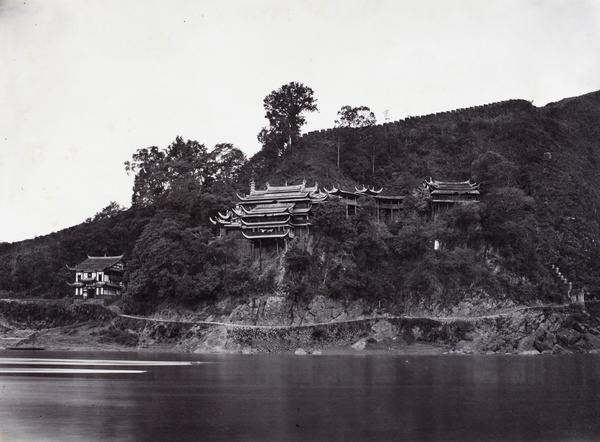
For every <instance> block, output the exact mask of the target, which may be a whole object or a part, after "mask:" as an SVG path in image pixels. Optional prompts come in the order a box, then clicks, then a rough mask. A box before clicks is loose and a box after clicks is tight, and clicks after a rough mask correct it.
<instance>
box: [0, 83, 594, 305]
mask: <svg viewBox="0 0 600 442" xmlns="http://www.w3.org/2000/svg"><path fill="white" fill-rule="evenodd" d="M599 160H600V92H594V93H591V94H587V95H584V96H581V97H575V98H569V99H565V100H562V101H560V102H557V103H552V104H549V105H547V106H545V107H541V108H538V107H535V106H533V105H532V104H531V103H529V102H527V101H524V100H509V101H506V102H501V103H495V104H491V105H487V106H479V107H475V108H469V109H461V110H456V111H451V112H443V113H439V114H435V115H428V116H424V117H418V118H416V117H413V118H408V119H405V120H402V121H399V122H395V123H389V124H383V125H378V126H372V127H365V128H360V129H349V128H343V129H342V128H340V129H332V130H328V131H322V132H318V133H310V134H307V135H305V136H303V137H302V138H301V139H299V140H298V141H297V142H295V143H294V144H293V145H291V146H290V147H288V148H287V149H286V150H285V151H284V152H283V153H282V154H281V156H273V155H269V154H268V153H267V152H266V151H261V152H259V153H257V154H256V155H255V156H254V157H253V158H251V159H250V160H249V161H248V162H247V163H246V164H245V165H244V166H243V167H242V168H241V169H240V170H239V171H237V172H236V174H235V176H234V175H228V178H227V180H224V179H222V178H220V179H219V180H213V181H211V182H210V183H208V184H207V183H204V182H203V183H202V185H198V184H197V183H193V185H190V183H189V182H186V183H185V185H181V186H180V187H178V188H177V189H172V190H171V191H169V192H165V193H164V194H162V195H160V196H159V197H156V198H155V199H154V200H153V202H152V204H147V205H141V204H137V205H134V206H133V207H132V208H131V209H129V210H127V211H120V212H118V213H111V214H109V215H110V216H109V215H107V216H101V215H102V214H98V215H97V216H96V217H95V218H94V219H92V220H90V222H88V223H86V224H83V225H80V226H75V227H72V228H70V229H66V230H64V231H61V232H57V233H54V234H52V235H48V236H45V237H41V238H36V239H34V240H28V241H23V242H20V243H15V244H0V290H2V291H3V292H4V293H5V294H7V296H15V294H19V295H28V296H35V297H40V296H46V297H47V296H49V297H62V296H67V295H69V294H70V289H69V288H68V287H67V286H66V283H65V281H66V280H68V279H69V278H70V275H69V273H68V271H67V270H66V268H65V264H71V265H73V264H75V263H77V262H79V261H82V260H83V259H85V256H86V254H88V253H89V254H104V253H108V254H109V255H110V254H121V253H123V254H124V255H125V259H126V260H127V261H128V263H129V272H128V274H127V275H126V277H127V278H128V286H129V290H128V294H127V295H126V297H125V300H124V308H126V309H129V310H130V311H138V312H140V311H152V310H154V309H156V308H158V306H161V305H162V306H165V305H167V306H169V305H171V306H177V305H185V306H191V307H193V306H196V305H199V304H201V303H205V302H208V303H212V302H215V301H217V300H219V299H221V298H223V297H225V296H230V297H231V296H233V297H239V298H240V299H247V298H249V297H252V296H259V295H266V294H270V293H276V294H279V295H283V296H286V297H287V298H288V299H289V300H290V302H291V303H292V304H294V305H295V306H298V305H303V304H307V303H309V302H310V300H311V299H312V298H313V297H314V296H315V295H321V296H324V297H331V298H335V299H347V300H352V299H358V298H364V299H368V300H370V301H372V302H374V303H377V304H378V305H382V303H383V305H385V306H387V307H388V308H389V309H390V310H393V311H395V312H402V311H405V310H407V309H409V308H414V307H415V306H421V307H423V308H427V309H429V310H435V309H440V308H450V307H451V306H452V305H456V304H457V303H458V302H460V301H461V300H463V299H465V298H470V299H491V300H494V302H496V303H497V304H498V303H499V304H498V305H500V304H501V303H502V302H508V301H510V302H515V303H524V304H527V303H535V302H549V301H550V302H563V301H565V296H564V292H563V289H564V287H563V285H562V283H561V282H560V281H559V280H558V278H557V277H556V274H555V272H554V271H553V269H552V266H553V265H554V266H557V267H558V268H559V269H560V271H561V272H562V274H563V275H564V276H565V277H566V279H567V280H568V281H570V282H572V284H573V288H574V290H578V291H585V292H586V294H587V297H588V299H591V298H594V297H597V296H598V294H599V293H600V279H599V275H600V271H599V270H600V268H599V266H600V264H599V263H600V245H599V240H600V232H599V225H598V217H597V213H598V209H599V207H600V192H598V189H600V176H599V174H598V172H597V170H598V162H599ZM428 177H433V178H436V179H443V180H467V179H472V180H474V181H476V182H479V183H481V190H482V196H481V200H482V202H481V203H480V204H477V205H471V206H462V207H461V206H459V207H456V208H454V209H452V210H449V211H447V212H445V213H443V214H441V215H440V216H438V217H436V218H435V219H434V218H432V217H431V214H430V211H429V209H428V195H427V194H426V192H424V191H423V186H422V184H423V182H424V180H425V179H426V178H428ZM250 179H255V180H256V183H257V187H261V186H263V185H264V184H265V182H267V181H268V182H270V183H271V184H274V185H278V184H283V183H285V182H288V183H290V184H294V183H298V182H301V181H302V180H304V179H306V180H307V181H308V182H309V183H311V182H314V181H316V182H318V183H319V185H320V186H321V187H326V188H330V187H331V186H333V185H338V184H339V185H341V186H345V187H348V188H352V187H353V186H354V185H363V184H364V185H368V186H375V187H377V188H379V187H383V188H384V191H383V194H402V195H405V196H406V198H405V204H404V205H405V207H404V210H403V212H402V215H401V216H400V218H399V219H398V220H396V222H394V223H392V224H379V223H377V222H376V221H375V220H373V219H372V218H371V217H369V216H368V210H365V211H364V212H361V213H359V214H358V215H357V216H356V217H354V218H351V219H346V218H345V216H344V215H343V211H342V210H340V207H339V205H337V204H334V203H331V204H325V205H322V207H320V208H319V209H318V210H317V212H316V214H315V217H314V220H313V224H314V229H313V232H314V233H315V235H313V237H312V240H311V242H310V243H309V244H308V245H304V246H300V245H299V244H294V243H292V244H290V247H289V249H288V251H287V253H285V254H283V255H282V256H280V257H276V258H274V259H272V260H271V263H270V264H268V265H265V266H264V268H263V267H261V268H260V270H259V269H258V267H257V264H256V263H252V262H249V261H248V259H247V257H245V256H244V254H243V247H241V246H240V244H239V243H236V241H234V240H231V239H223V238H221V239H219V238H217V237H216V233H217V232H216V230H215V229H214V227H213V226H212V225H211V224H210V223H209V221H208V219H209V217H210V216H214V215H215V214H216V213H217V211H219V210H223V209H226V208H229V207H232V206H233V205H234V204H235V201H236V198H235V193H236V191H237V192H240V193H246V192H247V189H248V183H249V181H250ZM182 182H183V181H182ZM365 207H368V201H367V202H365ZM434 240H435V241H440V242H441V243H442V244H443V245H444V247H443V248H442V249H441V250H439V251H435V250H433V247H432V244H433V241H434ZM290 311H291V310H290Z"/></svg>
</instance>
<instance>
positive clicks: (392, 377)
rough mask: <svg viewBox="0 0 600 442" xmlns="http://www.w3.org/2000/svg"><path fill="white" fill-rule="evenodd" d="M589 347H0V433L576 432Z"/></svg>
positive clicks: (523, 435)
mask: <svg viewBox="0 0 600 442" xmlns="http://www.w3.org/2000/svg"><path fill="white" fill-rule="evenodd" d="M599 386H600V356H596V355H573V356H552V355H547V356H546V355H544V356H372V355H369V356H353V355H349V356H329V355H326V356H294V355H221V356H212V355H166V354H148V353H131V354H126V353H73V352H69V353H50V352H44V351H38V352H35V351H31V352H24V351H18V352H17V351H5V352H0V440H1V441H19V440H24V441H32V440H43V441H54V440H56V441H96V440H100V441H114V440H132V441H133V440H140V441H151V440H160V441H175V440H178V441H179V440H275V441H287V440H299V441H305V440H404V439H408V440H414V439H425V440H586V439H588V440H589V439H598V438H600V396H599V394H600V388H599Z"/></svg>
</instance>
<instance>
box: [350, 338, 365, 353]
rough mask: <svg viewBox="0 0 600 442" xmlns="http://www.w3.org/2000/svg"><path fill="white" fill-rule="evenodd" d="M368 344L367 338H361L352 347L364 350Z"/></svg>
mask: <svg viewBox="0 0 600 442" xmlns="http://www.w3.org/2000/svg"><path fill="white" fill-rule="evenodd" d="M366 345H367V340H366V339H365V338H361V339H359V340H358V341H356V342H355V343H354V344H352V348H353V349H354V350H356V351H363V350H364V349H365V346H366Z"/></svg>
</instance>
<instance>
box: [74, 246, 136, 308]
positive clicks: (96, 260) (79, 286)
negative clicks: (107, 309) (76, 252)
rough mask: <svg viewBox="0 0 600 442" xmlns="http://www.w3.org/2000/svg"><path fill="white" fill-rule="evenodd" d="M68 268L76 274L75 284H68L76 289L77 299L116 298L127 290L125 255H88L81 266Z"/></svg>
mask: <svg viewBox="0 0 600 442" xmlns="http://www.w3.org/2000/svg"><path fill="white" fill-rule="evenodd" d="M67 268H68V269H69V270H70V271H72V272H75V282H73V283H68V284H69V285H70V286H71V287H74V288H75V298H76V299H89V298H100V299H108V298H114V297H116V296H119V295H121V294H122V293H123V290H125V285H124V283H123V272H124V271H125V267H124V264H123V255H121V256H89V255H88V258H87V259H86V260H85V261H83V262H82V263H81V264H78V265H76V266H75V267H69V266H67Z"/></svg>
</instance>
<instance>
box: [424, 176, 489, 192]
mask: <svg viewBox="0 0 600 442" xmlns="http://www.w3.org/2000/svg"><path fill="white" fill-rule="evenodd" d="M425 184H426V185H427V186H428V187H429V188H430V189H432V190H433V191H451V192H457V191H459V192H460V191H464V192H469V191H473V190H477V189H479V184H475V183H472V182H471V180H467V181H438V180H434V179H432V178H429V180H426V181H425Z"/></svg>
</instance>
